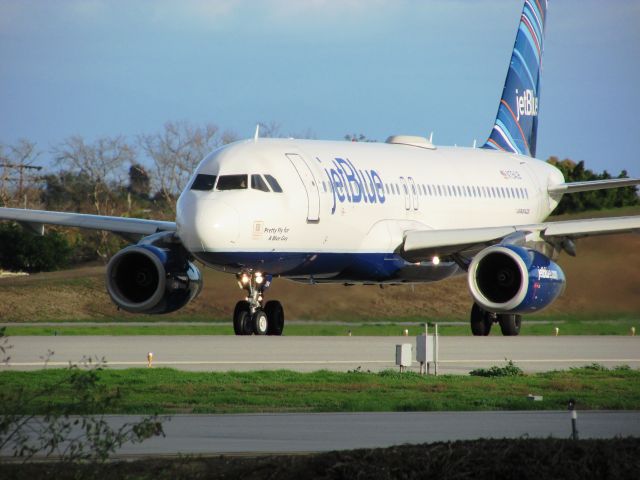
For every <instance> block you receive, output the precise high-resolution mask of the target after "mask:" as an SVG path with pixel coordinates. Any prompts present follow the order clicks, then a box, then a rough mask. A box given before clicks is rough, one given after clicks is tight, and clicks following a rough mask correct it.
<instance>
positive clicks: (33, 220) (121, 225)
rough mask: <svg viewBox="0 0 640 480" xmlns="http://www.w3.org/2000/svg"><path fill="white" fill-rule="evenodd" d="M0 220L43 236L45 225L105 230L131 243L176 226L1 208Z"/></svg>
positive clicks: (169, 230) (98, 216)
mask: <svg viewBox="0 0 640 480" xmlns="http://www.w3.org/2000/svg"><path fill="white" fill-rule="evenodd" d="M0 220H14V221H16V222H18V223H20V224H22V225H25V226H27V227H29V228H30V229H31V230H33V231H35V232H37V233H40V234H42V232H43V228H44V225H62V226H65V227H79V228H89V229H94V230H107V231H110V232H114V233H117V234H119V235H122V236H123V237H125V238H128V239H133V238H136V237H138V238H139V237H142V236H147V235H152V234H154V233H158V232H175V231H176V224H175V222H164V221H160V220H146V219H143V218H127V217H109V216H104V215H91V214H88V213H69V212H49V211H46V210H26V209H22V208H4V207H2V208H0Z"/></svg>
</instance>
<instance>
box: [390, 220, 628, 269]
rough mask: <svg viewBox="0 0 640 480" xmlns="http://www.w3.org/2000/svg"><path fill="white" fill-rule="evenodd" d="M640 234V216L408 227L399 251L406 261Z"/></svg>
mask: <svg viewBox="0 0 640 480" xmlns="http://www.w3.org/2000/svg"><path fill="white" fill-rule="evenodd" d="M629 232H636V233H640V216H633V217H613V218H592V219H585V220H565V221H560V222H544V223H536V224H530V225H513V226H504V227H487V228H461V229H452V230H410V231H407V232H406V233H405V237H404V242H403V244H402V245H401V254H402V256H403V257H404V258H406V259H407V260H409V261H420V260H425V259H430V258H432V257H434V256H444V255H452V254H455V253H460V252H471V253H473V252H474V251H479V250H481V249H482V248H484V247H486V246H489V245H493V244H495V243H500V242H507V243H509V242H510V241H513V242H516V241H518V240H524V239H525V238H526V237H527V236H533V237H539V238H540V239H542V240H545V241H549V242H551V243H554V242H560V241H562V240H564V239H571V240H573V239H576V238H581V237H588V236H593V235H610V234H615V233H629Z"/></svg>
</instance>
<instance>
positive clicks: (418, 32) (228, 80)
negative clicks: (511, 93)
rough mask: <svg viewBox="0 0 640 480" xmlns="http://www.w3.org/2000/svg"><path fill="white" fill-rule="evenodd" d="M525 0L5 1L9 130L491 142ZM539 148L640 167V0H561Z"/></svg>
mask: <svg viewBox="0 0 640 480" xmlns="http://www.w3.org/2000/svg"><path fill="white" fill-rule="evenodd" d="M522 4H523V2H522V1H521V0H421V1H418V0H367V1H356V0H295V1H293V0H209V1H205V0H182V1H168V0H128V1H124V0H122V1H120V0H111V1H107V0H56V1H45V0H41V1H36V0H0V143H5V144H12V143H14V142H16V141H17V140H18V139H19V138H27V139H29V140H32V141H35V142H37V145H38V148H39V150H40V151H42V152H43V154H42V156H41V157H40V159H39V161H41V162H42V163H45V164H46V163H47V161H48V159H49V158H50V157H51V155H50V154H49V152H50V150H51V148H52V147H53V146H54V145H55V144H57V143H59V142H61V141H62V140H64V139H65V138H67V137H69V136H71V135H82V136H84V137H85V138H86V139H88V140H93V139H95V138H97V137H100V136H105V135H107V136H111V135H125V136H127V137H128V138H130V139H134V138H135V137H136V136H137V135H139V134H148V133H155V132H159V131H161V129H162V126H163V124H164V123H165V122H167V121H188V122H191V123H193V124H195V125H203V124H205V123H214V124H217V125H218V126H220V127H221V128H222V129H229V130H232V131H234V132H235V133H236V134H237V135H238V136H240V137H250V136H252V135H253V132H254V130H255V125H256V123H257V122H266V123H268V122H276V123H278V124H280V125H281V130H282V132H283V133H285V134H287V135H291V136H302V135H309V134H311V135H312V136H313V137H314V138H318V139H330V140H336V139H342V138H343V137H344V135H345V134H349V133H356V134H360V133H363V134H365V135H366V136H367V137H369V138H372V139H377V140H379V141H384V139H386V137H387V136H389V135H393V134H408V135H423V136H428V135H429V134H430V132H433V140H434V143H435V144H436V145H465V146H470V145H472V144H473V142H474V139H475V140H477V141H478V142H484V140H485V139H486V138H487V136H488V134H489V132H490V129H491V127H492V125H493V121H494V118H495V114H496V111H497V107H498V102H499V99H500V96H501V93H502V87H503V84H504V77H505V74H506V71H507V67H508V62H509V58H510V56H511V50H512V48H513V42H514V40H515V34H516V28H517V25H518V22H519V17H520V12H521V10H522ZM549 4H550V5H549V15H548V20H547V27H546V28H547V35H546V42H545V54H544V60H543V64H544V67H543V68H544V71H543V76H542V86H541V95H540V110H539V130H538V152H537V153H538V158H543V159H546V158H547V157H548V156H550V155H556V156H559V157H560V158H571V159H573V160H584V161H585V164H586V166H587V167H588V168H591V169H593V170H596V171H602V170H604V169H606V170H608V171H609V172H610V173H612V174H618V173H619V172H620V171H621V170H622V169H626V170H627V171H628V172H629V173H630V174H631V175H632V176H638V177H640V155H638V147H637V144H638V143H640V121H639V120H638V112H640V28H638V25H640V0H609V1H606V2H603V1H601V0H550V2H549Z"/></svg>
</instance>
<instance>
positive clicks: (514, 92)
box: [482, 0, 548, 157]
mask: <svg viewBox="0 0 640 480" xmlns="http://www.w3.org/2000/svg"><path fill="white" fill-rule="evenodd" d="M547 5H548V0H525V2H524V8H523V10H522V15H521V16H520V26H519V27H518V33H517V34H516V42H515V45H514V47H513V53H512V54H511V62H510V63H509V70H508V72H507V78H506V80H505V83H504V89H503V91H502V99H501V100H500V105H499V106H498V115H497V116H496V122H495V124H494V126H493V130H491V135H489V138H488V140H487V142H486V143H485V144H484V145H483V147H482V148H491V149H495V150H503V151H507V152H512V153H517V154H520V155H528V156H531V157H535V155H536V138H537V133H538V106H539V103H538V100H539V98H540V73H541V70H542V52H543V46H544V29H545V22H546V19H547Z"/></svg>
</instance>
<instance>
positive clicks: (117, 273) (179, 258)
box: [106, 237, 202, 314]
mask: <svg viewBox="0 0 640 480" xmlns="http://www.w3.org/2000/svg"><path fill="white" fill-rule="evenodd" d="M149 238H150V237H149ZM154 243H155V242H148V243H147V242H145V240H143V241H142V242H140V243H139V244H137V245H132V246H129V247H126V248H124V249H123V250H120V251H119V252H118V253H116V254H115V255H114V256H113V257H112V258H111V260H110V261H109V264H108V265H107V279H106V280H107V290H108V292H109V295H110V296H111V299H112V300H113V302H114V303H115V304H116V305H117V306H118V307H120V308H122V309H123V310H126V311H127V312H132V313H147V314H159V313H169V312H173V311H175V310H178V309H180V308H182V307H184V306H185V305H186V304H187V303H189V302H190V301H191V300H193V299H194V298H195V297H196V296H197V295H198V294H199V293H200V290H201V289H202V277H201V275H200V271H199V270H198V268H197V267H196V266H195V265H194V264H193V263H191V262H190V261H189V260H188V254H187V252H186V250H185V249H184V248H183V247H182V245H181V244H169V245H168V246H167V245H166V244H164V243H160V242H158V243H160V245H158V244H154Z"/></svg>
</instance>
